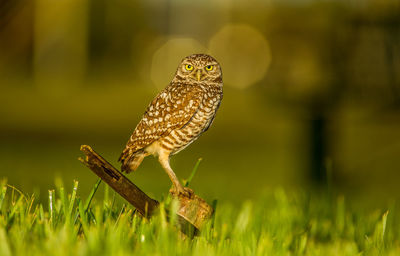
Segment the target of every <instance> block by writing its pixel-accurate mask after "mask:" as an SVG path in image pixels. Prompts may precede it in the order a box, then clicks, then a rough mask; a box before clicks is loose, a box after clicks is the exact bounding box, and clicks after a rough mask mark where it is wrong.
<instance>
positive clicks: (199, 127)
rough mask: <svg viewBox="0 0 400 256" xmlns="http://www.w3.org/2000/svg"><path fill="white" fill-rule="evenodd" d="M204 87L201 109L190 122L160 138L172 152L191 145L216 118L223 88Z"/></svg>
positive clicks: (174, 152)
mask: <svg viewBox="0 0 400 256" xmlns="http://www.w3.org/2000/svg"><path fill="white" fill-rule="evenodd" d="M203 89H204V93H203V95H202V100H201V104H200V106H199V109H198V110H197V112H196V113H195V114H194V116H193V118H192V119H191V120H190V121H189V122H188V124H187V125H185V126H184V127H182V128H181V129H177V130H173V131H172V132H171V133H170V134H168V135H167V136H165V137H164V138H162V139H161V140H160V145H161V146H162V147H163V148H164V149H166V150H170V151H171V154H176V153H178V152H179V151H181V150H183V149H185V148H186V147H187V146H189V145H190V143H192V142H193V141H195V140H196V139H197V138H198V137H199V136H200V135H201V134H202V133H203V132H204V131H206V130H207V129H208V127H209V126H210V125H211V123H212V121H213V120H214V117H215V114H216V112H217V110H218V107H219V104H220V102H221V99H222V89H221V88H220V87H219V86H218V87H215V88H207V89H205V88H203Z"/></svg>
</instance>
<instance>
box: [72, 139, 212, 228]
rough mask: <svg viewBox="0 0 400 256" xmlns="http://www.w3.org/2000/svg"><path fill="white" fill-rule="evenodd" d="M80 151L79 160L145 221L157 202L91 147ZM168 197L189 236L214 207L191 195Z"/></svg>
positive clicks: (202, 222) (83, 147)
mask: <svg viewBox="0 0 400 256" xmlns="http://www.w3.org/2000/svg"><path fill="white" fill-rule="evenodd" d="M81 151H82V152H83V153H84V154H85V155H86V158H85V159H83V158H79V161H81V162H82V163H83V164H84V165H86V166H87V167H88V168H89V169H90V170H92V171H93V172H94V173H95V174H96V175H97V176H99V177H100V178H101V179H102V180H104V181H105V182H106V183H107V184H108V185H109V186H110V187H111V188H112V189H114V190H115V191H116V192H117V193H118V194H120V195H121V196H122V197H123V198H125V199H126V200H127V201H128V202H129V203H130V204H132V205H133V206H134V207H135V208H136V209H137V211H138V212H139V213H140V214H141V215H142V216H144V217H146V218H147V217H149V216H151V215H152V213H154V211H155V210H156V209H157V208H158V205H159V203H158V202H157V201H156V200H154V199H152V198H150V197H149V196H148V195H146V194H145V193H144V192H143V191H142V190H140V189H139V188H138V187H137V186H136V185H135V184H133V183H132V182H131V181H130V180H129V179H128V178H126V177H125V176H124V175H123V174H122V173H121V172H120V171H118V170H117V169H116V168H115V167H114V166H112V165H111V164H110V163H109V162H107V161H106V160H105V159H104V158H103V157H101V156H100V155H99V154H97V153H96V152H95V151H94V150H93V149H92V148H91V147H90V146H88V145H82V146H81ZM171 195H172V196H173V197H175V198H177V199H178V200H179V209H178V211H177V212H176V214H177V215H178V224H179V228H180V230H181V231H182V232H183V233H185V234H187V235H189V236H192V235H194V234H196V233H197V231H198V230H200V229H201V227H202V226H203V225H204V223H205V222H207V220H209V219H210V217H211V216H212V214H213V208H212V207H211V206H210V205H209V204H207V203H206V201H204V200H203V199H202V198H200V197H199V196H197V195H196V194H194V193H191V195H190V196H189V197H188V196H184V195H175V194H173V193H172V192H171Z"/></svg>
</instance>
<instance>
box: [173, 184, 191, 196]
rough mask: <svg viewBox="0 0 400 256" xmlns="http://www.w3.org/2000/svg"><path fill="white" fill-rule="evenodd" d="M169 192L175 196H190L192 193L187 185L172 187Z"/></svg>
mask: <svg viewBox="0 0 400 256" xmlns="http://www.w3.org/2000/svg"><path fill="white" fill-rule="evenodd" d="M169 192H170V193H171V194H172V195H174V196H177V197H182V196H183V197H188V198H191V197H192V196H193V194H194V192H193V190H192V189H190V188H188V187H175V186H174V187H172V188H171V189H170V190H169Z"/></svg>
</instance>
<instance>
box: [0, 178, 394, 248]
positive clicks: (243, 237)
mask: <svg viewBox="0 0 400 256" xmlns="http://www.w3.org/2000/svg"><path fill="white" fill-rule="evenodd" d="M98 185H99V184H98V183H96V186H98ZM96 186H95V187H94V188H93V191H92V193H90V194H89V196H88V197H87V198H85V197H84V195H80V194H79V189H78V182H77V181H75V182H74V183H73V186H72V187H73V188H72V190H71V191H68V193H67V191H66V190H65V189H64V188H63V186H62V185H58V186H56V189H55V190H49V194H48V195H49V196H48V204H47V205H43V204H40V203H37V202H36V199H35V195H30V196H28V195H24V194H23V193H22V192H20V191H18V190H17V189H15V188H14V187H12V186H10V185H7V184H5V183H4V182H3V183H2V184H1V186H0V255H128V254H129V255H132V254H135V255H382V254H384V255H399V253H400V244H399V241H400V240H399V231H400V225H399V222H398V219H399V218H398V217H399V215H398V214H397V213H396V204H395V203H392V204H391V205H390V207H388V209H382V210H374V211H371V210H370V211H369V212H363V211H361V210H351V207H350V206H351V205H348V204H346V200H345V198H344V197H337V198H335V199H330V198H332V197H329V196H324V195H315V194H312V195H311V194H307V193H286V192H285V191H284V190H282V189H278V190H276V191H274V192H272V193H269V194H268V193H267V194H265V195H263V196H260V198H259V199H258V200H254V201H245V202H243V204H242V205H239V206H236V205H232V204H230V203H229V202H225V203H220V204H218V205H217V209H216V214H215V216H214V218H213V219H212V220H211V221H210V222H209V223H208V224H207V225H206V226H205V227H204V229H203V230H202V232H201V234H200V235H199V236H197V237H195V238H194V239H189V238H186V239H185V238H183V236H182V235H181V234H180V233H179V232H178V231H177V228H176V227H175V225H174V224H173V222H174V218H172V219H170V220H169V222H167V219H166V213H165V212H166V211H165V209H168V207H169V206H167V204H166V203H165V202H162V203H161V207H160V211H159V212H158V213H157V214H156V215H155V216H154V217H153V218H152V219H150V220H145V219H142V218H141V217H140V216H138V215H137V214H136V213H135V211H134V209H133V208H132V207H131V206H130V205H127V204H120V203H116V200H115V197H114V196H113V193H112V192H111V191H109V189H108V188H107V187H105V189H104V191H105V192H104V198H103V199H101V200H96V194H95V192H96V189H97V187H96ZM102 186H105V185H104V184H102ZM93 196H94V198H93ZM333 198H334V197H333ZM92 199H93V200H92ZM169 205H174V204H169ZM171 222H172V223H171Z"/></svg>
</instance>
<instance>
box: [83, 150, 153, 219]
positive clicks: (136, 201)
mask: <svg viewBox="0 0 400 256" xmlns="http://www.w3.org/2000/svg"><path fill="white" fill-rule="evenodd" d="M81 151H82V152H83V153H84V154H85V155H86V158H85V159H83V158H79V161H81V162H82V163H83V164H84V165H86V166H87V167H88V168H89V169H90V170H92V171H93V172H94V173H95V174H96V175H97V176H99V177H100V178H101V179H102V180H104V181H105V182H106V183H107V184H108V185H109V186H110V187H111V188H112V189H114V190H115V191H116V192H117V193H118V194H120V195H121V196H122V197H123V198H125V199H126V200H127V201H128V202H129V203H130V204H132V205H133V206H134V207H135V208H136V209H137V211H138V212H139V213H140V214H141V215H143V216H144V217H148V216H150V215H151V214H152V213H153V212H154V210H155V209H156V208H157V207H158V202H157V201H156V200H154V199H152V198H150V197H149V196H148V195H146V194H145V193H144V192H143V191H142V190H140V189H139V188H138V187H137V186H136V185H135V184H133V183H132V182H131V181H130V180H129V179H128V178H126V177H125V176H124V175H123V174H122V173H121V172H120V171H118V170H117V169H116V168H115V167H114V166H112V165H111V164H110V163H109V162H107V161H106V160H105V159H104V158H103V157H101V156H100V155H99V154H97V153H96V152H95V151H94V150H93V149H92V148H91V147H90V146H87V145H82V146H81Z"/></svg>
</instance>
